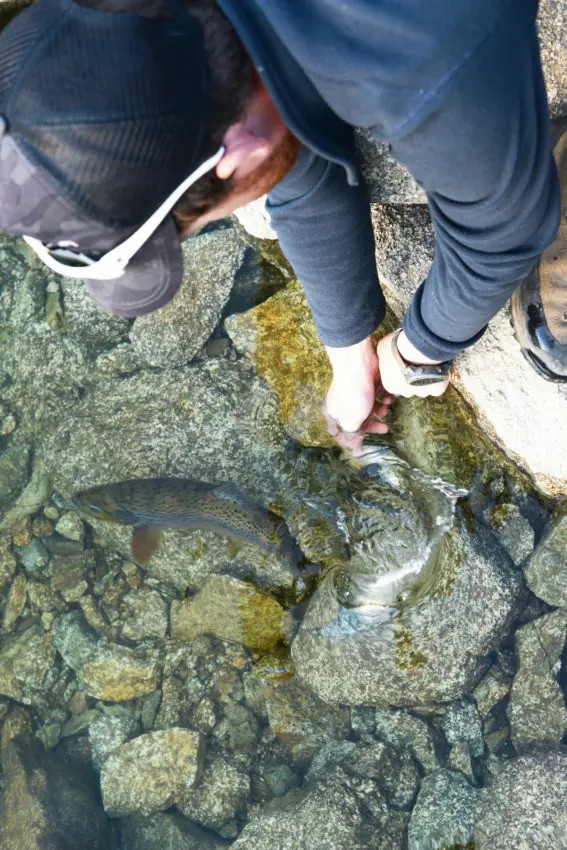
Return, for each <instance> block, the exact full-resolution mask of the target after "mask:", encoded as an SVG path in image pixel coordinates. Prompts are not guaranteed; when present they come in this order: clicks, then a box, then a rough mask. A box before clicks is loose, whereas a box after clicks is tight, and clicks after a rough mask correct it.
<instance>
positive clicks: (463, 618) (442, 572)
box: [292, 522, 523, 707]
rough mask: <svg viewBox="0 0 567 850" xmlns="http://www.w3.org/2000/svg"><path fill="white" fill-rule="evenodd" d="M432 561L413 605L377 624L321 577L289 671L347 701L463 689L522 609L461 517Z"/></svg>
mask: <svg viewBox="0 0 567 850" xmlns="http://www.w3.org/2000/svg"><path fill="white" fill-rule="evenodd" d="M434 569H435V574H434V575H431V574H430V576H429V581H430V584H429V589H428V590H426V592H425V593H424V595H423V598H421V599H420V600H419V604H416V605H411V604H409V605H407V606H404V608H403V610H402V612H400V613H397V614H396V615H395V617H394V618H393V621H386V622H384V621H383V620H382V621H381V620H380V619H376V620H374V619H373V617H372V616H371V615H370V616H368V617H367V618H364V617H362V618H357V617H356V613H355V614H354V616H353V611H352V609H350V610H349V609H346V610H345V609H342V608H341V606H340V603H339V601H338V600H337V598H336V594H335V593H334V592H333V588H332V586H331V583H330V582H326V583H322V584H320V585H319V587H318V589H317V591H316V593H315V594H314V596H313V597H312V599H311V601H310V604H309V607H308V610H307V612H306V615H305V618H304V620H303V622H302V624H301V628H300V630H299V632H298V634H297V636H296V638H295V640H294V642H293V645H292V656H293V660H294V664H295V667H296V671H297V673H298V675H299V676H300V677H301V678H302V679H304V680H305V681H306V683H307V684H309V686H310V687H311V688H312V689H313V690H314V691H315V692H316V693H317V694H318V695H319V696H320V697H321V698H322V699H323V700H325V701H327V702H331V703H344V704H347V705H360V704H363V705H383V704H390V705H398V706H407V707H419V706H423V705H427V704H430V703H435V702H447V701H449V700H452V699H456V698H458V697H460V696H461V695H462V694H463V693H465V692H466V691H468V690H470V688H471V687H473V686H474V685H475V684H476V682H477V681H478V679H479V677H480V676H481V675H482V673H483V672H484V670H485V668H486V655H487V653H488V652H489V651H490V650H491V649H492V648H494V647H496V646H497V645H498V643H499V641H500V639H501V638H502V637H503V636H504V635H505V634H506V632H507V631H508V629H509V626H510V624H511V622H512V621H513V619H514V617H515V616H516V615H517V613H518V611H519V609H520V607H521V598H522V591H523V583H522V578H521V576H520V575H519V574H518V573H517V572H515V571H514V570H513V569H512V568H511V566H509V561H508V558H507V557H506V556H505V555H504V554H503V553H502V550H501V549H500V547H499V546H498V545H497V544H496V543H495V541H494V538H493V537H492V535H491V534H490V533H489V532H487V531H486V530H484V529H480V528H479V529H478V531H477V532H475V534H474V535H472V534H470V532H469V530H468V529H467V527H466V524H465V523H462V522H460V523H459V525H458V526H457V528H456V529H453V530H452V531H451V532H449V533H448V534H447V535H446V537H445V540H444V545H443V547H441V549H440V554H439V557H438V558H437V560H436V562H435V567H434ZM436 585H437V587H438V588H439V590H438V591H437V592H436V591H435V589H434V588H435V586H436ZM418 586H419V581H418V582H417V583H416V593H418V592H419V591H418V590H417V587H418ZM449 588H450V589H449Z"/></svg>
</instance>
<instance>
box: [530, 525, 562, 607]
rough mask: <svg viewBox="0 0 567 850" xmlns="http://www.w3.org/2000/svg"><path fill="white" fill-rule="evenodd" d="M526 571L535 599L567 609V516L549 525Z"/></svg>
mask: <svg viewBox="0 0 567 850" xmlns="http://www.w3.org/2000/svg"><path fill="white" fill-rule="evenodd" d="M524 570H525V574H526V581H527V583H528V585H529V587H530V588H531V590H533V592H534V593H535V594H536V596H539V598H540V599H543V601H544V602H548V603H549V604H550V605H557V606H563V607H567V516H562V515H558V516H555V517H553V519H552V520H551V521H550V522H549V524H548V526H547V528H546V530H545V533H544V535H543V537H542V539H541V540H540V542H539V543H538V545H537V547H536V550H535V552H534V553H533V555H532V556H531V557H530V558H529V560H528V561H527V563H526V564H525V566H524Z"/></svg>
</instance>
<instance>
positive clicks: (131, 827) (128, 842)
mask: <svg viewBox="0 0 567 850" xmlns="http://www.w3.org/2000/svg"><path fill="white" fill-rule="evenodd" d="M118 829H119V832H120V847H121V850H158V848H159V850H223V848H224V847H226V843H225V842H224V841H220V840H218V839H217V838H215V837H214V836H213V835H211V834H210V833H208V832H205V831H204V830H202V829H199V827H198V826H196V825H195V824H194V823H191V822H190V821H188V820H185V818H182V817H181V816H180V815H176V814H155V815H150V816H149V817H142V816H140V815H138V816H132V817H129V818H124V820H122V821H121V822H120V823H119V827H118Z"/></svg>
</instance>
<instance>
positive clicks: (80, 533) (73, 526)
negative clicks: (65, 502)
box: [55, 511, 85, 543]
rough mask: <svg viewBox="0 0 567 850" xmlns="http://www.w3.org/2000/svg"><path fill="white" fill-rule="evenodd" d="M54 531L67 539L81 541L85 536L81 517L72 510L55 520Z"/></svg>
mask: <svg viewBox="0 0 567 850" xmlns="http://www.w3.org/2000/svg"><path fill="white" fill-rule="evenodd" d="M55 531H56V532H57V534H60V535H61V537H65V538H66V539H67V540H74V541H75V542H77V543H82V542H83V540H84V537H85V526H84V523H83V521H82V519H81V518H80V517H79V515H78V514H76V513H75V512H74V511H69V512H68V513H65V514H63V516H62V517H61V518H60V519H59V520H58V521H57V524H56V525H55Z"/></svg>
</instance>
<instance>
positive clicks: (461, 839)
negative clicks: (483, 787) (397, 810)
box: [408, 770, 478, 850]
mask: <svg viewBox="0 0 567 850" xmlns="http://www.w3.org/2000/svg"><path fill="white" fill-rule="evenodd" d="M477 793H478V792H477V791H476V789H475V788H473V787H472V785H471V784H470V783H469V782H468V781H467V780H466V779H465V777H464V776H461V775H460V774H458V773H452V772H451V771H448V770H440V771H437V772H436V773H431V774H429V776H426V777H425V779H424V780H423V782H422V785H421V790H420V792H419V794H418V797H417V802H416V804H415V807H414V809H413V812H412V816H411V820H410V823H409V827H408V850H445V848H447V847H453V846H454V845H468V844H469V843H470V842H471V841H472V838H473V830H474V818H473V807H474V803H475V799H476V796H477Z"/></svg>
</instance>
